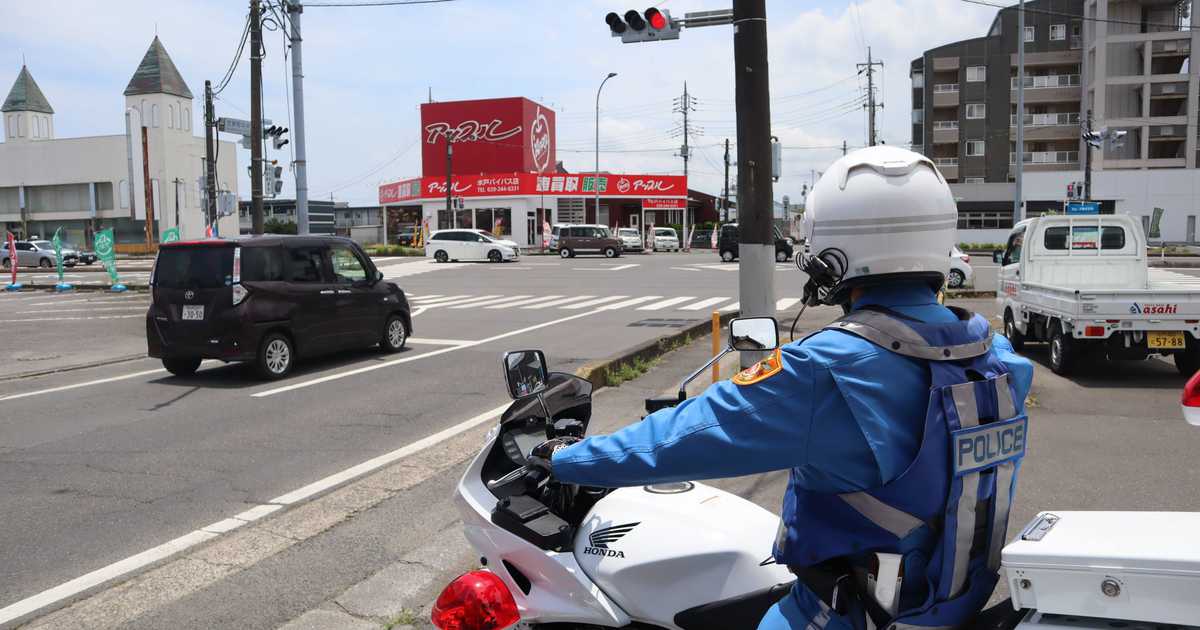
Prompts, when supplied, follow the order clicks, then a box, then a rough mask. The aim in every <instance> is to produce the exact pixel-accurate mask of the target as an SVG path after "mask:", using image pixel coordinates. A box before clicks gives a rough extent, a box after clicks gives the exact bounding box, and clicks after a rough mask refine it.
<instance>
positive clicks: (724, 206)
mask: <svg viewBox="0 0 1200 630" xmlns="http://www.w3.org/2000/svg"><path fill="white" fill-rule="evenodd" d="M727 221H729V138H725V193H724V194H723V195H722V196H721V222H722V223H724V222H727Z"/></svg>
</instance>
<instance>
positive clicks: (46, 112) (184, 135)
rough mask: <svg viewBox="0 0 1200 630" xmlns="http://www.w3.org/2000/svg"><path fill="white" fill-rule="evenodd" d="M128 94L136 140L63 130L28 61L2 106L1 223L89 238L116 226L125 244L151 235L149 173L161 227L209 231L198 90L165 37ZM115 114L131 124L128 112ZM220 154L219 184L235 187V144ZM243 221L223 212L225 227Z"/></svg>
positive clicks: (157, 229)
mask: <svg viewBox="0 0 1200 630" xmlns="http://www.w3.org/2000/svg"><path fill="white" fill-rule="evenodd" d="M124 96H125V112H126V114H127V115H128V119H129V129H132V130H133V133H132V138H127V136H126V135H125V134H120V135H108V136H90V137H82V138H59V137H57V135H56V133H55V123H54V113H55V112H54V108H53V107H52V106H51V104H50V100H49V99H48V98H47V97H46V95H45V94H44V93H43V92H42V90H41V88H40V87H39V86H38V84H37V82H36V81H34V78H33V75H32V73H30V71H29V69H28V68H25V67H22V68H21V70H20V72H19V73H18V75H17V78H16V81H15V82H14V83H13V86H12V89H10V90H9V92H8V96H7V98H5V100H4V105H3V106H2V107H0V110H2V112H0V115H2V116H3V118H4V137H3V140H4V142H3V143H0V228H3V229H7V230H9V231H11V232H13V233H15V234H18V235H21V236H23V237H24V236H33V235H40V236H43V237H49V236H50V235H51V234H53V233H54V231H55V230H56V229H58V228H60V227H61V228H63V231H64V233H65V235H66V239H67V240H68V241H69V242H72V243H77V244H81V245H89V244H90V243H91V239H92V234H93V233H94V232H95V230H99V229H106V228H114V232H115V234H116V237H117V243H118V244H133V243H144V242H145V238H146V237H145V223H146V199H147V195H146V194H145V193H146V188H147V179H148V181H149V184H148V186H149V188H150V195H149V197H150V199H151V203H153V207H154V226H153V231H154V233H155V235H158V234H161V233H162V231H163V230H166V229H168V228H172V227H179V228H180V232H181V233H182V235H183V237H184V238H199V237H202V236H203V235H204V232H205V217H204V212H203V210H202V207H203V191H202V188H201V179H200V178H201V177H202V175H203V173H204V139H203V138H198V137H195V136H193V135H192V132H193V129H192V122H193V109H194V106H193V96H192V92H191V90H190V89H188V86H187V83H186V82H185V81H184V80H183V77H182V76H181V75H180V73H179V70H178V69H176V67H175V64H174V62H172V61H171V57H170V55H168V54H167V51H166V49H165V48H164V47H163V45H162V42H160V41H159V39H158V38H157V37H155V38H154V41H153V42H151V44H150V48H149V50H147V51H146V54H145V56H144V57H143V58H142V61H141V63H140V64H139V65H138V66H137V69H136V70H135V71H134V73H133V77H132V78H131V79H130V81H129V83H128V85H127V86H126V87H125V92H124ZM67 106H68V107H80V108H83V107H87V106H88V105H87V104H86V103H68V104H67ZM114 122H117V125H113V126H118V125H119V126H121V127H125V121H124V120H121V121H114ZM142 129H144V130H145V134H144V135H145V142H144V143H143V133H142ZM143 147H145V151H144V152H143ZM131 148H132V161H133V164H132V168H131V167H130V149H131ZM220 155H223V156H227V157H225V158H224V159H222V160H220V161H219V162H218V164H217V178H218V182H217V184H218V190H220V191H222V192H224V193H226V195H229V194H232V195H236V194H237V160H236V158H235V157H234V156H236V155H237V151H236V146H235V145H234V144H233V143H231V142H221V143H220ZM143 156H146V157H145V162H146V164H147V166H148V170H149V176H148V178H147V176H146V175H145V172H146V170H147V169H144V168H143ZM130 170H132V171H133V174H134V175H133V182H132V188H131V186H130V175H129V173H130ZM237 229H238V224H237V217H236V216H233V215H232V214H231V215H230V216H226V217H222V218H221V219H220V220H219V231H220V232H221V233H223V234H236V233H237Z"/></svg>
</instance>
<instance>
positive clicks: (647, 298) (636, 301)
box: [597, 295, 662, 311]
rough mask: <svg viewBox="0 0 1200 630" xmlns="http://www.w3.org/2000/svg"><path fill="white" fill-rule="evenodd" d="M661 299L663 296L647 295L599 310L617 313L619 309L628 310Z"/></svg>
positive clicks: (607, 305) (606, 305)
mask: <svg viewBox="0 0 1200 630" xmlns="http://www.w3.org/2000/svg"><path fill="white" fill-rule="evenodd" d="M660 297H662V296H661V295H647V296H644V297H636V298H633V299H631V300H625V301H624V302H617V303H616V304H605V305H604V306H601V307H600V308H599V309H597V310H601V311H616V310H619V309H623V308H628V307H630V306H636V305H638V304H642V303H644V302H649V301H650V300H657V299H658V298H660Z"/></svg>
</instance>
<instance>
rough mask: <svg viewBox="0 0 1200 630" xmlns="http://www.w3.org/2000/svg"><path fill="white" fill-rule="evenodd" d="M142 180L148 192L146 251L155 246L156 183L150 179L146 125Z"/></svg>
mask: <svg viewBox="0 0 1200 630" xmlns="http://www.w3.org/2000/svg"><path fill="white" fill-rule="evenodd" d="M142 179H143V181H144V182H145V189H146V190H145V192H146V249H147V250H149V249H150V248H151V247H153V246H154V237H155V234H154V182H153V180H151V179H150V140H149V132H148V130H147V129H146V127H145V125H143V126H142Z"/></svg>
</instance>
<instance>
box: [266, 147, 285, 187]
mask: <svg viewBox="0 0 1200 630" xmlns="http://www.w3.org/2000/svg"><path fill="white" fill-rule="evenodd" d="M284 142H287V141H286V140H284ZM271 171H272V172H273V173H272V174H273V175H274V176H275V177H274V182H273V185H272V186H271V188H270V189H269V190H270V191H271V196H272V197H274V196H275V195H278V194H279V193H280V192H282V191H283V167H282V166H276V167H275V168H273V169H271Z"/></svg>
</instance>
